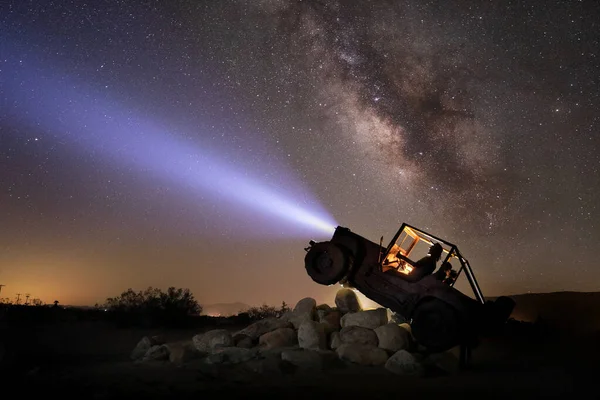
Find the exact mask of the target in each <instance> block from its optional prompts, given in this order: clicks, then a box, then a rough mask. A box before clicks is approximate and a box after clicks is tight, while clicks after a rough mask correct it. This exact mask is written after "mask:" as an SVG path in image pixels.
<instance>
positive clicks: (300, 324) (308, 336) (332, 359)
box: [131, 289, 458, 376]
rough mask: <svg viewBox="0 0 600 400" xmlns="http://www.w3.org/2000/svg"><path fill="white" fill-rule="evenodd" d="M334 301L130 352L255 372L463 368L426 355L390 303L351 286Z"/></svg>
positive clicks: (151, 340) (144, 344)
mask: <svg viewBox="0 0 600 400" xmlns="http://www.w3.org/2000/svg"><path fill="white" fill-rule="evenodd" d="M335 305H336V307H334V308H332V307H330V306H328V305H327V304H321V305H317V303H316V301H315V300H314V299H312V298H304V299H302V300H300V301H299V302H298V304H296V306H295V307H294V309H293V311H290V312H288V313H286V314H285V315H283V316H281V317H280V318H266V319H263V320H260V321H258V322H255V323H253V324H251V325H249V326H247V327H246V328H244V329H242V330H240V331H238V332H231V331H229V330H226V329H215V330H211V331H208V332H205V333H203V334H198V335H195V336H194V337H193V338H192V340H191V341H188V342H179V343H165V340H164V339H163V338H162V337H160V336H154V337H144V338H143V339H142V340H141V341H140V342H139V343H138V344H137V346H136V347H135V349H134V350H133V352H132V354H131V358H132V359H133V360H135V361H138V362H148V361H166V360H169V361H170V362H171V363H174V364H176V365H182V364H185V363H187V362H189V361H191V360H195V359H197V360H201V361H202V362H203V363H206V364H223V363H226V364H238V363H245V364H247V366H249V367H250V368H251V369H252V370H254V371H256V372H273V370H277V371H278V372H281V371H282V370H285V367H286V366H288V367H289V366H292V367H293V368H306V369H311V370H323V369H325V368H329V367H331V368H334V367H336V366H343V365H348V364H360V365H366V366H374V367H382V368H385V369H386V370H387V371H389V372H391V373H394V374H400V375H408V376H422V375H424V373H425V371H426V370H427V369H428V368H430V367H433V368H435V369H438V370H443V371H446V372H455V371H456V369H457V368H458V360H457V359H456V357H454V356H453V355H452V354H450V353H443V354H435V355H431V356H428V357H424V356H422V355H420V354H418V353H416V352H415V350H416V348H415V347H416V345H415V342H414V340H413V337H412V335H411V328H410V325H409V324H408V323H406V322H403V323H398V319H397V318H392V315H391V312H390V311H389V310H388V309H386V308H377V309H372V310H363V309H362V307H361V305H360V302H359V300H358V298H357V297H356V294H355V293H354V291H352V290H351V289H341V290H339V291H338V292H337V294H336V297H335ZM400 320H403V319H402V318H400Z"/></svg>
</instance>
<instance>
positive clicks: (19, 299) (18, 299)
mask: <svg viewBox="0 0 600 400" xmlns="http://www.w3.org/2000/svg"><path fill="white" fill-rule="evenodd" d="M20 302H21V293H17V305H19V303H20Z"/></svg>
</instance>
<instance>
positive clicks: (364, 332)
mask: <svg viewBox="0 0 600 400" xmlns="http://www.w3.org/2000/svg"><path fill="white" fill-rule="evenodd" d="M340 340H341V342H342V343H345V344H362V345H368V346H374V347H377V345H378V344H379V341H378V339H377V334H376V333H375V331H373V330H372V329H369V328H364V327H362V326H347V327H345V328H342V330H341V331H340Z"/></svg>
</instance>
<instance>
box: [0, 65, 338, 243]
mask: <svg viewBox="0 0 600 400" xmlns="http://www.w3.org/2000/svg"><path fill="white" fill-rule="evenodd" d="M30 63H31V61H30V60H29V61H28V62H27V63H25V64H21V63H15V64H16V65H14V69H15V71H14V73H12V74H11V76H10V78H8V79H6V80H5V82H4V83H3V86H4V87H5V89H6V93H7V94H8V95H9V96H11V95H12V98H13V102H12V104H11V107H10V110H9V111H10V112H9V114H13V113H15V112H16V113H18V114H19V115H20V117H21V118H23V119H26V120H27V121H28V122H29V123H30V124H32V125H35V126H38V127H40V126H41V127H43V128H44V129H45V130H46V131H49V132H52V133H53V134H54V135H55V136H56V137H58V138H59V139H60V140H61V141H64V142H65V143H66V142H68V143H69V144H71V145H77V146H78V147H79V148H80V150H85V151H88V152H90V153H93V154H98V153H101V154H102V155H103V156H104V157H105V158H106V159H107V160H108V161H112V162H114V163H118V164H120V165H122V166H123V167H130V168H135V170H137V171H138V172H140V173H150V174H152V175H153V176H155V177H157V178H160V179H162V180H165V181H166V182H177V183H179V185H180V186H181V187H184V188H187V189H188V190H190V192H192V193H196V194H199V195H202V196H205V195H207V194H212V195H214V200H215V201H222V200H226V201H231V200H233V201H235V202H236V203H238V204H243V205H245V206H246V207H248V208H251V209H254V210H256V211H259V212H261V213H262V214H263V215H264V216H269V215H270V216H275V217H277V218H278V219H280V220H282V221H288V222H289V223H292V224H294V225H296V226H298V227H304V228H305V229H308V230H309V231H311V232H314V233H315V234H317V233H318V234H323V235H331V234H333V232H334V230H335V226H336V225H337V224H336V223H335V221H334V220H333V219H332V218H331V216H330V215H329V214H328V213H327V212H326V211H325V210H324V208H323V207H321V206H320V205H319V203H318V202H317V201H315V200H314V199H310V198H309V197H308V191H306V190H304V191H303V193H302V195H301V196H298V195H297V194H292V193H291V192H289V191H287V190H286V187H284V186H282V183H283V182H282V181H281V180H280V181H279V182H273V181H271V182H269V181H266V180H265V179H261V178H260V177H257V176H252V175H250V173H249V171H248V169H247V168H245V169H244V170H239V169H234V168H233V167H232V166H231V164H229V163H224V162H223V161H221V160H220V159H219V158H216V157H214V156H213V154H215V153H216V152H217V150H215V149H212V148H209V147H208V146H207V145H206V144H204V145H198V143H194V142H193V141H192V140H190V139H188V140H185V139H183V138H181V137H177V135H174V134H169V133H168V132H169V129H168V128H165V127H164V126H163V125H162V124H159V123H157V122H155V121H151V119H150V118H147V117H141V116H138V115H136V114H135V113H134V112H133V111H131V109H130V108H128V107H126V106H125V105H123V104H118V103H117V102H116V101H115V100H114V99H111V98H110V96H108V95H107V94H106V93H105V92H104V93H103V92H102V91H99V90H97V89H95V88H92V87H90V86H89V85H85V84H82V83H79V82H76V81H75V80H73V79H69V78H68V77H66V76H65V75H64V74H60V73H54V72H53V71H51V70H50V69H49V68H48V66H47V65H44V67H41V66H35V65H30ZM4 114H6V113H4ZM274 175H275V174H274ZM287 181H288V182H289V183H291V181H292V179H287ZM219 199H220V200H219ZM300 199H301V200H300Z"/></svg>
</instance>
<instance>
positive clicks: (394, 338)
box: [375, 323, 410, 353]
mask: <svg viewBox="0 0 600 400" xmlns="http://www.w3.org/2000/svg"><path fill="white" fill-rule="evenodd" d="M375 333H376V334H377V339H378V340H379V347H380V348H382V349H384V350H387V351H389V352H391V353H395V352H397V351H398V350H407V349H408V348H409V346H410V333H409V332H408V331H407V330H406V329H403V328H401V327H400V326H398V325H397V324H393V323H392V324H385V325H382V326H380V327H378V328H376V329H375Z"/></svg>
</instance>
